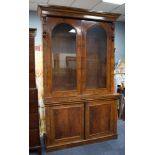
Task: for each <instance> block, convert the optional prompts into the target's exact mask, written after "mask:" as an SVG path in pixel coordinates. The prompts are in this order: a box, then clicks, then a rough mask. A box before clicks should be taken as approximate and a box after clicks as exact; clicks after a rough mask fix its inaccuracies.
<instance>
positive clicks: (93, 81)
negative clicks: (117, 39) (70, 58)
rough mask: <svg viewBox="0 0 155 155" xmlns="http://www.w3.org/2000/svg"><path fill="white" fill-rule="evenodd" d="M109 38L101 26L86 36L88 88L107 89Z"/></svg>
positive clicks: (94, 28)
mask: <svg viewBox="0 0 155 155" xmlns="http://www.w3.org/2000/svg"><path fill="white" fill-rule="evenodd" d="M106 62H107V36H106V32H105V30H104V29H103V28H102V27H100V26H95V27H92V28H90V29H88V31H87V34H86V88H87V89H95V88H106V79H107V77H106V75H107V74H106V67H107V66H106V64H107V63H106Z"/></svg>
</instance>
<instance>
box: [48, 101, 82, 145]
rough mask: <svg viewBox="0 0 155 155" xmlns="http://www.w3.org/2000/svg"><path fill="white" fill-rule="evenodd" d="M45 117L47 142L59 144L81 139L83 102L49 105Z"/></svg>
mask: <svg viewBox="0 0 155 155" xmlns="http://www.w3.org/2000/svg"><path fill="white" fill-rule="evenodd" d="M47 117H48V118H47V122H46V124H47V135H48V136H47V144H49V145H50V144H61V143H66V142H71V141H77V140H80V139H83V136H84V106H83V104H80V103H79V104H75V105H58V106H53V107H49V108H47Z"/></svg>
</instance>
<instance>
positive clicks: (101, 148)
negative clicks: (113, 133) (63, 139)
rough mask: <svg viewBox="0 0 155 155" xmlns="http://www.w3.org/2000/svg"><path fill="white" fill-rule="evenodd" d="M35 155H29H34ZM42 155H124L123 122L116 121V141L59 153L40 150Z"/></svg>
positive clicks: (33, 154) (34, 154) (83, 146)
mask: <svg viewBox="0 0 155 155" xmlns="http://www.w3.org/2000/svg"><path fill="white" fill-rule="evenodd" d="M36 154H37V153H30V155H36ZM42 155H125V122H124V121H122V120H118V139H116V140H109V141H104V142H100V143H94V144H88V145H82V146H78V147H73V148H69V149H64V150H60V151H54V152H48V153H46V152H45V150H44V149H43V150H42Z"/></svg>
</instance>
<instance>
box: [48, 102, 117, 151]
mask: <svg viewBox="0 0 155 155" xmlns="http://www.w3.org/2000/svg"><path fill="white" fill-rule="evenodd" d="M116 129H117V100H93V101H84V102H68V103H67V102H65V103H57V104H48V105H46V136H45V142H46V149H47V151H50V150H57V149H61V148H68V147H72V146H77V145H81V144H87V143H92V142H97V141H102V140H108V139H114V138H117V130H116Z"/></svg>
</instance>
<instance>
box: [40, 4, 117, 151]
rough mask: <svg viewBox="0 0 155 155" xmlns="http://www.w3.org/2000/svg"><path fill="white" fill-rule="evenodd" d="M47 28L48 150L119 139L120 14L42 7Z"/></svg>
mask: <svg viewBox="0 0 155 155" xmlns="http://www.w3.org/2000/svg"><path fill="white" fill-rule="evenodd" d="M38 14H39V15H40V17H41V21H42V28H43V34H42V37H43V75H44V78H43V79H44V104H45V111H46V112H45V113H46V139H45V141H46V149H47V150H48V151H49V150H56V149H60V148H67V147H72V146H76V145H81V144H87V143H93V142H97V141H101V140H108V139H113V138H117V102H118V98H119V94H114V77H113V76H114V21H115V20H116V19H117V18H118V17H119V14H110V13H97V12H89V11H87V10H84V9H77V8H70V7H60V6H43V5H40V6H39V7H38Z"/></svg>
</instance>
